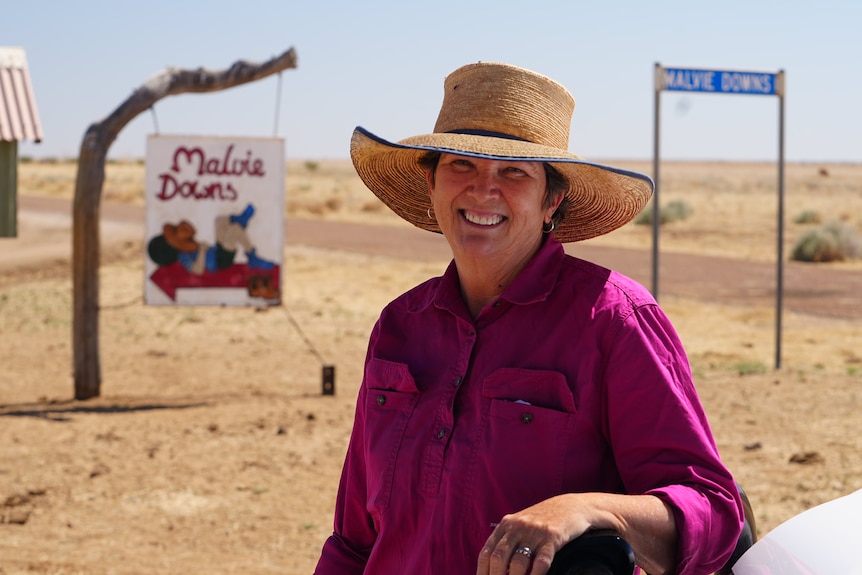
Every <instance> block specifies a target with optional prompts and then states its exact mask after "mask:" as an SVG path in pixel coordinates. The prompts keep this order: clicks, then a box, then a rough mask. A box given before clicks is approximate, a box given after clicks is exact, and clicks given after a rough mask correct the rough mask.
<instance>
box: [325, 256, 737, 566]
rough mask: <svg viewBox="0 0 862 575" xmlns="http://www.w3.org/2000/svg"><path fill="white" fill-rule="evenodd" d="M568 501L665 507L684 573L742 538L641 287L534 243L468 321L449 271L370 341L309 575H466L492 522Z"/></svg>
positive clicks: (686, 385)
mask: <svg viewBox="0 0 862 575" xmlns="http://www.w3.org/2000/svg"><path fill="white" fill-rule="evenodd" d="M583 491H603V492H612V493H629V494H644V493H650V494H653V495H656V496H658V497H660V498H662V499H663V500H665V501H666V502H668V503H669V504H670V505H671V506H672V508H673V509H674V512H675V518H676V524H677V529H678V530H679V536H680V539H679V553H678V570H677V572H678V573H681V574H685V575H689V574H696V573H711V572H713V571H714V570H716V569H718V568H719V567H720V566H721V565H722V564H723V563H724V561H725V560H726V558H727V557H728V556H729V555H730V553H731V551H732V550H733V547H734V545H735V543H736V539H737V536H738V534H739V532H740V529H741V525H742V511H741V503H740V501H739V496H738V493H737V491H736V487H735V484H734V481H733V478H732V476H731V474H730V473H729V472H728V470H727V469H726V468H725V467H724V465H723V464H722V462H721V461H720V459H719V454H718V451H717V449H716V446H715V442H714V440H713V438H712V434H711V432H710V429H709V424H708V423H707V420H706V417H705V415H704V412H703V409H702V407H701V404H700V401H699V399H698V397H697V394H696V392H695V389H694V386H693V384H692V376H691V372H690V368H689V364H688V360H687V358H686V355H685V352H684V350H683V347H682V344H681V343H680V341H679V338H678V337H677V334H676V332H675V331H674V329H673V326H672V325H671V324H670V321H669V320H668V319H667V317H666V316H665V315H664V313H663V312H662V310H661V309H660V308H659V307H658V305H657V304H656V302H655V300H654V299H653V297H652V296H651V295H650V294H649V292H648V291H647V290H646V289H644V288H643V287H642V286H641V285H639V284H637V283H636V282H634V281H633V280H630V279H628V278H626V277H625V276H622V275H620V274H618V273H615V272H613V271H610V270H607V269H604V268H602V267H599V266H597V265H595V264H592V263H589V262H586V261H583V260H580V259H577V258H573V257H570V256H567V255H566V254H565V252H564V251H563V247H562V246H561V245H560V244H559V243H558V242H556V241H546V242H544V244H543V246H542V247H541V249H540V251H539V252H538V253H537V254H536V256H535V257H534V258H533V260H532V261H531V262H530V263H529V264H528V266H527V267H526V268H525V269H524V271H523V272H522V273H521V274H520V275H519V276H518V278H517V279H516V280H515V281H514V282H513V283H512V284H511V285H510V286H509V288H507V289H506V291H505V292H504V293H503V294H502V295H501V296H500V298H499V299H498V300H497V301H496V302H495V303H494V304H492V305H490V306H489V307H487V308H486V309H484V310H483V311H482V313H481V314H480V315H479V317H478V318H477V319H476V320H475V321H474V320H473V319H472V318H471V316H470V314H469V312H468V310H467V307H466V305H465V303H464V301H463V300H462V298H461V295H460V291H459V284H458V276H457V272H456V270H455V266H454V264H450V266H449V268H448V269H447V270H446V273H445V274H444V275H443V276H442V277H440V278H434V279H431V280H429V281H427V282H425V283H424V284H422V285H419V286H417V287H416V288H414V289H412V290H411V291H409V292H407V293H406V294H404V295H402V296H401V297H399V298H398V299H396V300H395V301H393V302H392V303H390V304H389V305H388V306H387V307H386V308H385V309H384V310H383V312H382V314H381V315H380V318H379V320H378V321H377V324H376V326H375V327H374V330H373V332H372V334H371V338H370V343H369V349H368V356H367V358H366V365H365V377H364V380H363V382H362V386H361V388H360V391H359V397H358V400H357V405H356V417H355V421H354V428H353V434H352V436H351V440H350V447H349V449H348V452H347V458H346V461H345V463H344V469H343V474H342V479H341V485H340V488H339V491H338V499H337V502H336V512H335V531H334V533H333V534H332V536H331V537H329V539H328V540H327V541H326V543H325V545H324V547H323V552H322V555H321V558H320V561H319V563H318V565H317V569H316V573H317V574H319V575H336V574H347V573H351V574H359V573H367V574H372V575H396V574H401V573H410V574H411V575H419V574H428V575H431V574H435V575H436V574H437V573H451V574H455V575H461V574H464V575H466V574H472V573H475V571H476V564H477V559H478V556H479V551H480V549H481V548H482V545H483V544H484V543H485V541H486V539H487V538H488V536H489V535H490V534H491V531H492V530H493V527H494V525H495V524H496V523H497V522H499V521H500V519H501V518H502V517H503V515H505V514H507V513H512V512H515V511H519V510H521V509H523V508H525V507H528V506H530V505H533V504H535V503H537V502H539V501H542V500H544V499H547V498H549V497H552V496H554V495H559V494H561V493H567V492H583Z"/></svg>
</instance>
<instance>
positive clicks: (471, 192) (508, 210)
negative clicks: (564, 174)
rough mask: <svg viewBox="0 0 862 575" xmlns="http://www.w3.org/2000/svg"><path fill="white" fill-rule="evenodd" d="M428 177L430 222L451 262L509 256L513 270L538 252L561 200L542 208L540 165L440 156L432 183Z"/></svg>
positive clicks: (542, 191) (542, 188)
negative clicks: (432, 215)
mask: <svg viewBox="0 0 862 575" xmlns="http://www.w3.org/2000/svg"><path fill="white" fill-rule="evenodd" d="M431 176H432V175H431V173H430V172H428V173H426V179H427V181H428V189H429V193H430V195H431V203H432V205H433V206H434V213H435V217H436V218H437V222H438V223H439V224H440V229H441V231H442V232H443V235H445V236H446V239H447V240H448V241H449V245H450V246H451V247H452V251H453V252H454V253H455V255H456V257H457V256H459V255H461V256H466V257H471V258H482V257H495V258H506V257H511V258H513V259H512V260H510V261H511V265H518V263H519V262H523V261H524V260H525V259H526V258H528V257H530V256H532V255H533V253H535V251H536V250H537V249H538V247H539V244H540V243H541V240H542V225H543V224H544V223H545V222H550V221H551V215H552V214H553V213H554V210H556V209H557V206H558V205H559V202H560V201H561V200H562V196H560V197H559V198H558V199H557V200H556V201H555V202H552V205H550V206H548V207H545V190H546V185H547V180H546V176H545V169H544V166H543V165H542V163H541V162H521V161H511V160H486V159H479V158H471V157H468V156H458V155H455V154H442V155H441V156H440V161H439V163H438V164H437V171H436V172H435V174H434V178H433V184H432V177H431ZM500 261H501V263H504V264H505V262H506V260H505V259H503V260H500Z"/></svg>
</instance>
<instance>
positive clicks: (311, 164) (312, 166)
mask: <svg viewBox="0 0 862 575" xmlns="http://www.w3.org/2000/svg"><path fill="white" fill-rule="evenodd" d="M303 165H304V166H305V169H306V170H308V171H309V172H314V171H317V168H319V167H320V164H319V163H317V162H313V161H311V160H309V161H307V162H305V164H303Z"/></svg>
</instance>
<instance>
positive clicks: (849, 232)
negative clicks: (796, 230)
mask: <svg viewBox="0 0 862 575" xmlns="http://www.w3.org/2000/svg"><path fill="white" fill-rule="evenodd" d="M860 255H862V239H860V238H859V235H858V234H857V233H856V231H855V230H854V229H853V228H852V227H850V226H848V225H847V224H845V223H843V222H838V221H835V222H830V223H828V224H826V225H823V226H820V227H819V228H816V229H813V230H810V231H809V232H807V233H806V234H805V235H803V236H802V237H801V238H799V241H797V242H796V245H795V246H794V247H793V252H792V253H791V255H790V258H791V259H792V260H795V261H800V262H841V261H846V260H851V259H857V258H859V257H860Z"/></svg>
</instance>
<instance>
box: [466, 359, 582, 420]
mask: <svg viewBox="0 0 862 575" xmlns="http://www.w3.org/2000/svg"><path fill="white" fill-rule="evenodd" d="M483 393H484V395H485V397H488V398H490V399H504V400H507V401H519V402H526V403H529V404H531V405H536V406H539V407H547V408H549V409H556V410H558V411H565V412H567V413H575V412H576V411H577V410H576V409H575V398H574V395H572V390H571V389H569V383H568V381H566V377H565V376H564V375H563V374H562V373H560V372H558V371H547V370H538V369H520V368H514V367H504V368H503V369H498V370H497V371H495V372H494V373H492V374H491V375H489V376H488V378H487V379H485V383H484V386H483Z"/></svg>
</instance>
